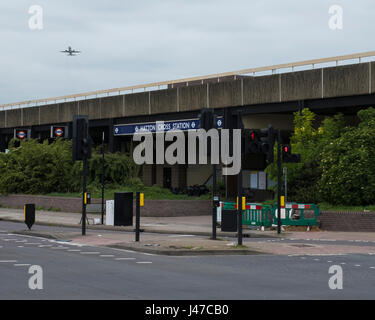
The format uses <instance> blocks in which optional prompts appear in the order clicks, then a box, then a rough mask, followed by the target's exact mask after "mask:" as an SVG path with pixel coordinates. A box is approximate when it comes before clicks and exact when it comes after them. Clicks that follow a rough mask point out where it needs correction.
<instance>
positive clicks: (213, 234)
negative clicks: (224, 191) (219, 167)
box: [212, 164, 217, 240]
mask: <svg viewBox="0 0 375 320" xmlns="http://www.w3.org/2000/svg"><path fill="white" fill-rule="evenodd" d="M212 172H213V173H212V240H216V221H217V207H216V205H215V201H214V199H215V197H216V164H214V165H212Z"/></svg>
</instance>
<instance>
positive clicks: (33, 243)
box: [25, 242, 41, 246]
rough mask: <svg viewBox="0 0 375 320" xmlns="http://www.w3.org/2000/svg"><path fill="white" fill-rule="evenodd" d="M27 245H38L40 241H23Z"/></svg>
mask: <svg viewBox="0 0 375 320" xmlns="http://www.w3.org/2000/svg"><path fill="white" fill-rule="evenodd" d="M25 244H27V245H30V246H36V245H39V244H41V243H40V242H28V243H25Z"/></svg>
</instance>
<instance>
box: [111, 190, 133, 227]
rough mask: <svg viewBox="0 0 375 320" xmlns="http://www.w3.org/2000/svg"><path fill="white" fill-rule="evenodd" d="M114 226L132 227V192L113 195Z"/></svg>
mask: <svg viewBox="0 0 375 320" xmlns="http://www.w3.org/2000/svg"><path fill="white" fill-rule="evenodd" d="M114 225H115V226H132V225H133V192H118V193H115V216H114Z"/></svg>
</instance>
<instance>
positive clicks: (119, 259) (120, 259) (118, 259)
mask: <svg viewBox="0 0 375 320" xmlns="http://www.w3.org/2000/svg"><path fill="white" fill-rule="evenodd" d="M115 260H117V261H122V260H135V258H116V259H115Z"/></svg>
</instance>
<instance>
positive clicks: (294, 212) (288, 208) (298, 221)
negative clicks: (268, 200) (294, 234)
mask: <svg viewBox="0 0 375 320" xmlns="http://www.w3.org/2000/svg"><path fill="white" fill-rule="evenodd" d="M280 213H281V224H282V225H284V226H317V225H318V217H319V214H320V211H319V208H318V206H317V205H315V204H297V203H287V204H286V205H285V208H281V210H280ZM272 215H273V223H274V224H277V218H278V217H277V205H275V206H273V208H272Z"/></svg>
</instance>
